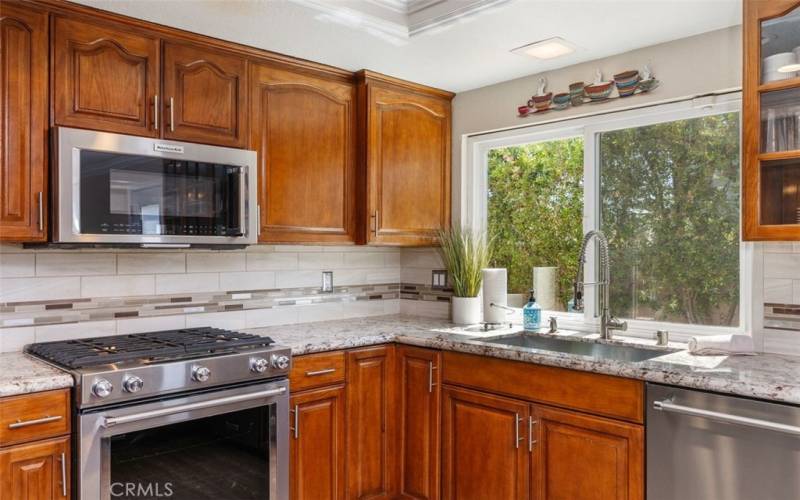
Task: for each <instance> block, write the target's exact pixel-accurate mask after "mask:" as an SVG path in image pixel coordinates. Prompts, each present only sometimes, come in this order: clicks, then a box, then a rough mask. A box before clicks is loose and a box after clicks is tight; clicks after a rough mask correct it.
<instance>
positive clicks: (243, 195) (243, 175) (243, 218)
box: [237, 167, 249, 236]
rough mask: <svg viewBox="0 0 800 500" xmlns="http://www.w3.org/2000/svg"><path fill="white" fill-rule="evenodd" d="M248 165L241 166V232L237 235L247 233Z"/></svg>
mask: <svg viewBox="0 0 800 500" xmlns="http://www.w3.org/2000/svg"><path fill="white" fill-rule="evenodd" d="M246 172H247V167H239V234H238V235H237V236H244V235H245V234H247V218H248V215H249V214H247V212H246V211H247V206H248V201H249V200H248V199H247V197H248V192H247V174H246Z"/></svg>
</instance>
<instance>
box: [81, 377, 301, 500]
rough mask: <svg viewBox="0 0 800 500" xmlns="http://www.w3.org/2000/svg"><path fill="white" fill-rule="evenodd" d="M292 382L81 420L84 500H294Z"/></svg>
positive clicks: (91, 415) (107, 411) (111, 410)
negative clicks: (290, 499) (291, 486)
mask: <svg viewBox="0 0 800 500" xmlns="http://www.w3.org/2000/svg"><path fill="white" fill-rule="evenodd" d="M288 398H289V382H288V380H281V381H274V382H268V383H260V384H256V385H247V386H239V387H235V388H229V389H225V390H217V391H209V392H204V393H200V394H196V395H190V396H184V397H178V398H170V399H164V400H160V401H154V402H149V403H145V404H134V405H128V406H120V407H116V408H106V409H100V410H96V411H90V412H86V413H83V414H80V415H79V418H80V429H79V431H78V432H79V436H78V440H79V450H78V454H79V456H78V460H77V463H78V464H79V465H78V467H79V469H78V478H77V484H78V488H79V491H80V496H79V499H80V500H114V499H124V500H131V499H141V498H148V499H152V498H169V499H171V500H227V499H230V500H233V499H236V500H266V499H270V500H273V499H277V500H286V499H288V497H289V493H288V481H289V476H288V466H289V463H288V461H289V460H288V459H289V428H288V418H289V400H288Z"/></svg>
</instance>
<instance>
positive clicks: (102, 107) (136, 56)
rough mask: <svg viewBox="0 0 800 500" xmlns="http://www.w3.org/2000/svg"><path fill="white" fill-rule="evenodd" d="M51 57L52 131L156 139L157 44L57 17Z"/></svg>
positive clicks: (151, 39) (142, 37)
mask: <svg viewBox="0 0 800 500" xmlns="http://www.w3.org/2000/svg"><path fill="white" fill-rule="evenodd" d="M53 55H54V64H53V94H54V108H55V122H56V124H57V125H65V126H69V127H79V128H90V129H95V130H103V131H106V132H118V133H121V134H132V135H141V136H148V137H158V135H159V124H158V123H157V121H156V119H157V111H156V106H157V105H158V89H159V82H160V80H159V66H160V59H159V40H158V38H155V37H148V36H146V35H145V34H142V33H136V34H133V33H130V32H127V31H123V30H121V29H117V28H115V27H113V26H108V25H99V24H98V25H95V24H92V23H87V22H83V21H78V20H75V19H67V18H61V17H58V18H56V19H55V41H54V46H53Z"/></svg>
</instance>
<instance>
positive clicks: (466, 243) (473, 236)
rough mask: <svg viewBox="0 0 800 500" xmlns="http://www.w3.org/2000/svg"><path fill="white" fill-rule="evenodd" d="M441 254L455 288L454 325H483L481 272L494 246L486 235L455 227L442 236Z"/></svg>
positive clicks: (444, 232) (453, 299) (443, 232)
mask: <svg viewBox="0 0 800 500" xmlns="http://www.w3.org/2000/svg"><path fill="white" fill-rule="evenodd" d="M439 244H440V246H439V253H440V254H441V257H442V261H443V262H444V265H445V267H446V268H447V274H448V276H449V280H450V285H451V286H452V287H453V298H452V302H451V304H452V315H453V323H456V324H460V325H471V324H475V323H480V322H481V299H480V297H479V295H480V292H481V283H482V280H483V276H482V274H481V270H482V269H483V268H485V267H487V266H488V265H489V260H490V259H491V242H490V241H489V240H488V239H487V238H486V236H485V235H484V234H483V233H478V232H475V231H472V230H470V229H462V228H458V227H453V228H450V229H447V230H443V231H440V232H439Z"/></svg>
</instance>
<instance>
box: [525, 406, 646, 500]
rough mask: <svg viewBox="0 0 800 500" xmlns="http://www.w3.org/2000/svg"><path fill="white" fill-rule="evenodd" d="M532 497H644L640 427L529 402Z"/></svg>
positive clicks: (563, 499)
mask: <svg viewBox="0 0 800 500" xmlns="http://www.w3.org/2000/svg"><path fill="white" fill-rule="evenodd" d="M532 411H533V422H535V424H534V425H533V427H535V436H536V444H535V445H534V446H533V471H532V476H531V477H532V478H533V481H532V485H533V488H532V494H533V496H532V498H533V499H534V500H575V499H576V498H591V499H593V500H643V498H644V428H643V427H642V426H641V425H634V424H628V423H622V422H615V421H613V420H608V419H605V418H601V417H593V416H589V415H581V414H579V413H574V412H570V411H566V410H558V409H555V408H546V407H541V406H536V405H534V406H533V408H532Z"/></svg>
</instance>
